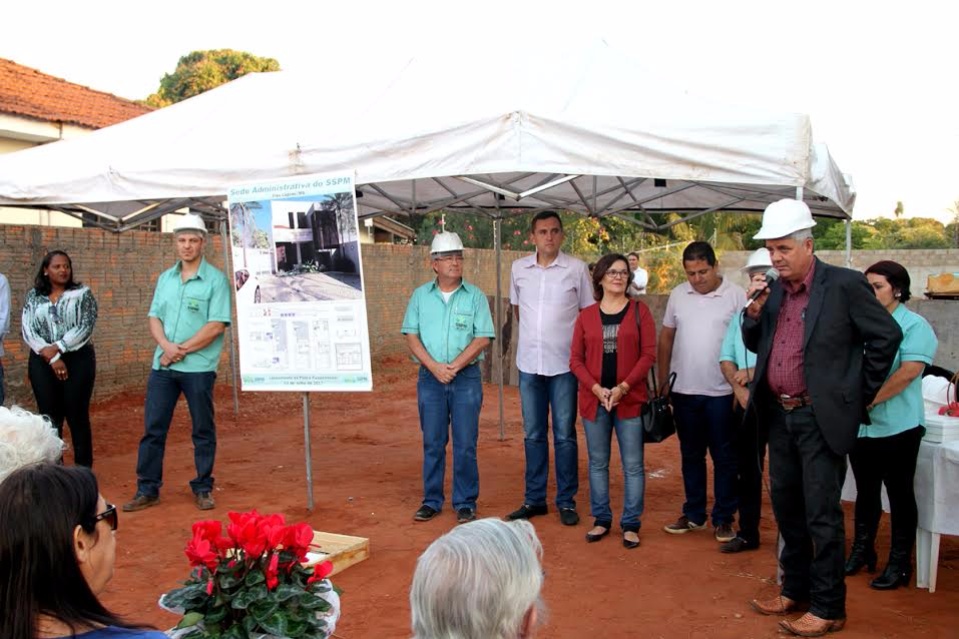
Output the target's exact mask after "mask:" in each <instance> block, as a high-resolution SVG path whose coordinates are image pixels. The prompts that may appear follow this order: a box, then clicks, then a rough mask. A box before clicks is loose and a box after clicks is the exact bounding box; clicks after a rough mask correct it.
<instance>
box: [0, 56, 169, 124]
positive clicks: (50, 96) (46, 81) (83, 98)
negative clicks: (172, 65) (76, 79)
mask: <svg viewBox="0 0 959 639" xmlns="http://www.w3.org/2000/svg"><path fill="white" fill-rule="evenodd" d="M152 110H153V109H152V108H150V107H148V106H143V105H140V104H137V103H136V102H133V101H131V100H126V99H124V98H118V97H117V96H115V95H112V94H110V93H104V92H103V91H96V90H94V89H90V88H88V87H85V86H81V85H79V84H73V83H72V82H67V81H66V80H63V79H61V78H55V77H53V76H52V75H47V74H45V73H40V72H39V71H37V70H36V69H31V68H30V67H25V66H23V65H22V64H17V63H16V62H12V61H11V60H5V59H3V58H0V113H6V114H10V115H19V116H24V117H28V118H34V119H36V120H42V121H44V122H63V123H65V124H75V125H78V126H81V127H88V128H92V129H99V128H102V127H105V126H110V125H111V124H117V123H118V122H123V121H124V120H129V119H130V118H135V117H136V116H138V115H143V114H144V113H148V112H150V111H152Z"/></svg>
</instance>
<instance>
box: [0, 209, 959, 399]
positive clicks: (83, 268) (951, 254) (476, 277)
mask: <svg viewBox="0 0 959 639" xmlns="http://www.w3.org/2000/svg"><path fill="white" fill-rule="evenodd" d="M211 240H212V241H211V242H210V244H209V245H208V246H207V250H206V257H207V259H208V260H209V261H210V262H211V263H213V264H214V265H216V266H217V267H218V268H222V264H223V250H222V244H221V242H220V238H219V237H213V238H211ZM0 247H2V252H0V272H2V273H4V274H5V275H6V276H7V278H8V279H9V280H10V288H11V292H12V297H13V299H12V321H11V329H10V334H9V335H8V336H7V339H6V340H5V342H4V345H5V348H6V351H7V355H6V357H5V358H4V367H5V368H6V385H7V396H8V397H9V398H10V400H9V401H16V402H17V403H20V404H22V405H23V406H26V407H33V408H35V404H34V401H33V394H32V392H31V391H30V386H29V382H28V381H27V378H26V359H27V354H28V353H27V349H26V346H25V345H24V344H23V341H22V339H21V338H20V311H21V309H22V308H23V299H24V295H25V294H26V291H27V290H28V289H29V288H30V287H31V286H32V282H33V278H34V277H35V276H36V272H37V269H38V268H39V265H40V260H41V259H42V258H43V255H44V254H45V253H46V252H47V251H49V250H51V249H54V248H58V249H63V250H65V251H67V253H69V254H70V256H71V257H72V259H73V263H74V268H75V271H76V278H77V279H79V280H81V281H83V282H84V283H86V284H89V285H90V287H91V288H92V289H93V291H94V294H95V295H96V297H97V300H98V302H99V305H100V317H99V320H98V322H97V329H96V332H95V333H94V343H95V345H96V349H97V384H96V389H95V398H96V399H102V398H104V397H107V396H110V395H112V394H115V393H118V392H121V391H133V392H142V391H143V389H145V388H146V378H147V375H148V374H149V370H150V363H151V361H152V356H153V350H154V342H153V340H152V338H151V337H150V334H149V330H148V329H147V319H146V314H147V311H148V309H149V306H150V300H151V299H152V297H153V286H154V283H155V281H156V278H157V276H158V275H159V274H160V272H161V271H162V270H164V269H166V268H169V267H170V266H171V265H172V264H173V262H174V260H175V259H176V258H175V253H174V250H173V240H172V236H171V235H169V234H160V233H147V232H137V231H131V232H128V233H124V234H121V235H116V234H113V233H109V232H106V231H100V230H95V229H77V228H57V227H39V226H11V225H6V226H4V225H0ZM361 250H362V254H363V275H364V280H365V287H366V298H367V311H368V318H369V327H370V345H371V349H372V353H373V357H374V360H375V358H376V357H379V356H383V355H387V354H396V353H400V354H404V355H405V354H406V353H407V349H406V342H405V340H404V338H403V336H402V335H401V334H400V325H401V324H402V321H403V313H404V312H405V310H406V304H407V302H408V300H409V297H410V294H411V293H412V291H413V289H414V288H416V287H417V286H419V285H420V284H422V283H424V282H426V281H428V280H429V279H430V278H431V277H432V270H431V269H430V265H429V250H428V248H427V247H423V246H394V245H388V244H375V245H370V244H364V245H363V247H362V249H361ZM465 255H466V263H465V276H466V278H467V280H468V281H470V282H472V283H473V284H476V285H477V286H479V287H480V288H481V289H482V290H483V291H484V292H485V293H486V294H487V295H488V296H489V298H490V303H491V305H492V303H493V300H494V299H495V294H496V254H495V252H494V251H490V250H470V249H467V250H466V252H465ZM523 255H525V253H523V252H519V251H503V257H502V268H501V273H500V283H501V287H502V296H503V307H502V308H503V326H502V327H501V328H502V334H503V335H504V337H505V339H502V340H500V342H499V343H498V344H494V345H493V347H492V348H491V349H490V351H489V352H488V353H487V360H488V361H489V362H490V363H491V365H487V366H484V373H485V377H486V379H488V380H492V381H495V380H497V379H498V370H497V363H498V361H499V360H498V357H496V356H495V354H494V352H493V350H494V349H504V350H505V353H506V358H505V364H506V369H505V370H504V379H505V380H506V382H507V383H511V384H515V383H516V382H517V377H518V375H517V371H516V368H515V359H516V358H515V336H516V332H517V331H516V329H515V327H513V326H512V323H511V321H510V319H511V316H510V313H509V310H510V307H509V267H510V264H511V263H512V262H513V260H515V259H517V258H519V257H522V256H523ZM747 255H748V253H746V252H736V253H732V252H730V253H725V254H724V255H722V256H721V257H720V261H721V263H722V265H723V267H724V270H725V271H726V272H727V274H728V275H730V276H732V277H733V278H738V277H739V275H738V274H737V273H736V272H735V269H737V268H738V267H739V266H741V265H742V264H744V263H745V261H746V256H747ZM820 256H821V257H822V258H823V259H824V260H826V261H828V262H830V263H833V264H842V263H843V262H844V260H845V256H844V254H843V253H842V252H840V251H824V252H822V253H820ZM879 259H895V260H897V261H899V262H901V263H902V264H903V265H904V266H906V268H908V269H909V271H910V273H911V274H913V281H914V282H915V285H914V287H913V288H914V292H915V293H916V296H917V297H920V296H921V291H922V290H923V288H924V284H925V278H924V277H923V275H922V274H923V273H926V272H952V271H959V251H957V250H929V251H894V252H882V253H880V252H876V251H855V252H853V265H854V266H855V267H857V268H865V267H866V266H868V265H869V264H872V263H873V262H875V261H878V260H879ZM736 281H741V280H736ZM646 301H647V304H648V305H649V307H650V309H651V310H652V312H653V316H654V317H655V318H656V320H657V324H658V323H659V322H660V321H661V318H662V314H663V311H664V309H665V302H666V297H665V296H660V295H650V296H648V298H647V300H646ZM910 306H912V307H913V308H914V309H916V310H917V311H918V312H920V313H921V314H922V315H923V316H924V317H926V318H927V319H928V320H929V322H930V323H931V324H932V325H933V327H934V328H935V329H936V332H937V334H938V336H939V339H940V347H939V354H938V355H937V357H936V363H938V364H940V365H941V366H945V367H946V368H950V369H956V368H959V313H956V310H957V309H959V302H953V301H943V300H923V301H919V300H917V302H916V303H912V302H911V303H910ZM494 320H495V313H494ZM229 335H230V334H229V333H228V336H229ZM953 336H955V337H953ZM219 372H220V379H221V380H223V382H225V383H229V380H230V369H229V351H228V349H224V352H223V357H222V358H221V362H220V371H219ZM374 376H375V371H374ZM374 383H375V377H374Z"/></svg>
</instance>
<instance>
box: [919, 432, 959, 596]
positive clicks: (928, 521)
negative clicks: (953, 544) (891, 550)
mask: <svg viewBox="0 0 959 639" xmlns="http://www.w3.org/2000/svg"><path fill="white" fill-rule="evenodd" d="M915 486H916V502H917V504H918V506H919V529H918V530H917V531H916V587H917V588H928V589H929V592H935V591H936V577H937V574H938V572H939V536H940V535H959V442H955V441H954V442H947V443H945V444H934V443H932V442H926V441H924V442H922V444H921V445H920V446H919V460H918V463H917V464H916V484H915Z"/></svg>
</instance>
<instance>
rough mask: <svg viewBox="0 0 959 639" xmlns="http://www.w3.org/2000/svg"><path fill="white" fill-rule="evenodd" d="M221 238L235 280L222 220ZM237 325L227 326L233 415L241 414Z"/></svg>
mask: <svg viewBox="0 0 959 639" xmlns="http://www.w3.org/2000/svg"><path fill="white" fill-rule="evenodd" d="M220 240H221V241H222V242H223V267H224V268H225V269H227V276H226V277H227V280H228V281H230V282H233V273H234V271H235V269H234V268H233V251H231V250H230V242H229V240H230V238H229V237H227V234H226V223H225V222H220ZM230 295H231V296H233V295H234V293H233V292H231V293H230ZM233 301H234V304H233V307H234V308H236V300H235V299H234V300H233ZM234 327H235V325H234V324H230V326H229V327H227V330H228V331H230V377H231V378H232V380H233V417H234V418H235V417H239V416H240V391H239V385H240V384H239V380H238V379H237V373H236V362H237V356H236V330H235V328H234Z"/></svg>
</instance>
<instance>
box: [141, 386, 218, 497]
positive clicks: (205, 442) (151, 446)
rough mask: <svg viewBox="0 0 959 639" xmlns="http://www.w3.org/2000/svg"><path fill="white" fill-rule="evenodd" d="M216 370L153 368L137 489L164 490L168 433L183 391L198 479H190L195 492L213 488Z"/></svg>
mask: <svg viewBox="0 0 959 639" xmlns="http://www.w3.org/2000/svg"><path fill="white" fill-rule="evenodd" d="M215 381H216V373H215V372H208V373H181V372H179V371H171V370H153V371H150V379H149V380H148V381H147V397H146V407H145V409H144V432H143V438H142V439H141V440H140V449H139V453H138V456H137V493H139V494H143V495H149V496H157V495H159V494H160V486H162V485H163V454H164V452H165V450H166V436H167V433H168V432H169V430H170V422H171V421H172V420H173V409H174V408H176V403H177V400H178V399H180V393H183V396H184V397H186V404H187V407H189V409H190V419H191V420H192V421H193V463H194V464H195V465H196V479H193V480H191V481H190V489H191V490H193V492H194V493H195V494H199V493H208V492H210V491H211V490H213V460H214V458H215V457H216V424H214V422H213V383H214V382H215Z"/></svg>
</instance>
